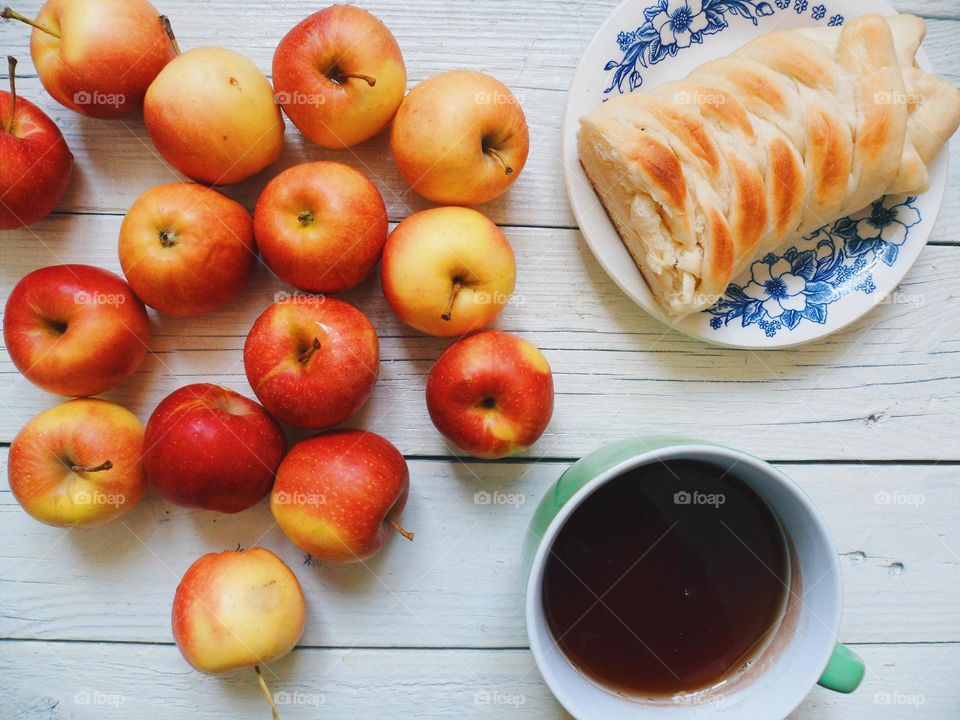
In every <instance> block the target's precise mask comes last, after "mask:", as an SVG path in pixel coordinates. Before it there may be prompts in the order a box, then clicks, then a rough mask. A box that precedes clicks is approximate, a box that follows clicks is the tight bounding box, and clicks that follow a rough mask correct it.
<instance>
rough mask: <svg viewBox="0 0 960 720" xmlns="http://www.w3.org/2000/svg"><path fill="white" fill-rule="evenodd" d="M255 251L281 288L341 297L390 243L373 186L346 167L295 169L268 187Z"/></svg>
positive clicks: (262, 198)
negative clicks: (281, 285)
mask: <svg viewBox="0 0 960 720" xmlns="http://www.w3.org/2000/svg"><path fill="white" fill-rule="evenodd" d="M254 223H255V225H254V227H255V230H256V237H257V245H259V247H260V252H261V253H262V254H263V259H264V260H265V261H266V262H267V265H269V266H270V269H271V270H273V271H274V272H275V273H276V274H277V275H278V276H279V277H280V279H281V280H283V281H285V282H288V283H290V284H291V285H295V286H296V287H298V288H300V289H301V290H307V291H309V292H317V293H338V292H343V291H344V290H349V289H351V288H354V287H356V286H357V285H359V284H360V283H361V282H363V281H364V280H365V279H366V278H367V276H368V275H370V273H371V272H372V271H373V268H374V267H375V266H376V264H377V261H378V260H379V259H380V253H381V252H383V245H384V243H385V242H386V241H387V227H388V226H387V208H386V205H384V203H383V197H381V195H380V192H379V191H378V190H377V188H376V186H375V185H374V184H373V183H372V182H370V180H369V179H368V178H367V176H366V175H364V174H363V173H362V172H360V171H359V170H354V169H353V168H351V167H349V166H348V165H341V164H340V163H335V162H315V163H306V164H303V165H297V166H296V167H292V168H290V169H289V170H286V171H285V172H282V173H280V174H279V175H278V176H277V177H275V178H274V179H273V180H271V181H270V184H269V185H267V187H266V189H264V191H263V193H262V194H261V195H260V199H259V200H258V201H257V207H256V210H255V211H254Z"/></svg>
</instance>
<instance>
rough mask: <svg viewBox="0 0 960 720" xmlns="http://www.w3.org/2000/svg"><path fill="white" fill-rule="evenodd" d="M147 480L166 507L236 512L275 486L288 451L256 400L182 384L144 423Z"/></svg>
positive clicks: (277, 428) (225, 390)
mask: <svg viewBox="0 0 960 720" xmlns="http://www.w3.org/2000/svg"><path fill="white" fill-rule="evenodd" d="M144 448H145V450H144V455H143V462H144V468H145V469H146V473H147V480H148V481H149V482H150V484H151V485H153V487H155V488H156V489H157V491H158V492H159V493H160V494H161V495H162V496H163V497H165V498H166V499H167V500H169V501H170V502H172V503H174V504H176V505H182V506H183V507H189V508H201V509H203V510H216V511H219V512H225V513H235V512H240V511H241V510H246V509H247V508H250V507H253V506H254V505H256V504H257V503H258V502H260V500H261V499H263V498H264V497H265V496H266V494H267V493H268V492H270V486H271V485H273V476H274V473H275V472H276V470H277V466H278V465H279V464H280V460H281V459H282V458H283V454H284V451H285V450H286V441H285V440H284V437H283V432H282V431H281V430H280V426H279V425H278V424H277V422H276V420H274V419H273V418H271V417H270V416H269V415H267V413H266V411H265V410H264V409H263V408H262V407H261V406H260V405H259V404H257V403H255V402H254V401H253V400H250V399H248V398H245V397H244V396H243V395H241V394H240V393H238V392H234V391H233V390H230V389H228V388H225V387H220V386H219V385H210V384H206V383H199V384H196V385H187V386H186V387H182V388H180V389H179V390H176V391H174V392H173V393H171V394H170V395H168V396H167V397H166V398H165V399H164V400H163V401H162V402H161V403H160V404H159V405H158V406H157V408H156V410H154V411H153V414H152V415H151V416H150V420H149V421H148V422H147V431H146V439H145V440H144Z"/></svg>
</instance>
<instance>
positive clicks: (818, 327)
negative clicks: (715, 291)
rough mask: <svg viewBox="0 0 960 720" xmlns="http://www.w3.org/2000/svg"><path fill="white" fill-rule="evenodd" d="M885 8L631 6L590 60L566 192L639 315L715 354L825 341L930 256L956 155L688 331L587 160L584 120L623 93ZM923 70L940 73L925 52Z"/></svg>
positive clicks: (754, 277) (795, 2)
mask: <svg viewBox="0 0 960 720" xmlns="http://www.w3.org/2000/svg"><path fill="white" fill-rule="evenodd" d="M868 12H879V13H881V14H884V15H892V14H895V12H896V11H895V10H894V9H893V8H892V7H890V5H888V4H887V3H886V2H885V1H884V0H823V1H822V2H820V1H818V0H628V1H627V2H625V3H624V4H623V5H621V6H620V7H619V8H617V9H616V10H615V11H614V12H613V14H612V15H611V16H610V17H609V18H608V19H607V21H606V23H605V24H604V25H603V27H602V28H601V29H600V32H599V33H598V34H597V35H596V37H595V38H594V39H593V42H592V43H591V44H590V46H589V48H588V49H587V51H586V52H585V53H584V55H583V57H582V58H581V61H580V66H579V68H578V69H577V72H576V76H575V78H574V81H573V84H572V86H571V88H570V93H569V96H568V100H567V108H566V113H565V117H564V127H563V165H564V175H565V179H566V183H567V192H568V194H569V196H570V201H571V204H572V205H573V210H574V214H575V215H576V217H577V221H578V223H579V225H580V229H581V231H582V233H583V235H584V237H585V239H586V240H587V243H588V244H589V246H590V248H591V250H592V251H593V253H594V255H595V256H596V257H597V260H598V261H599V262H600V264H601V265H602V266H603V268H604V270H606V272H607V274H609V275H610V277H611V278H612V279H613V280H614V282H616V283H617V285H619V286H620V288H621V289H622V290H623V291H624V292H625V293H626V294H627V295H628V296H630V298H632V299H633V300H634V301H635V302H636V303H637V304H638V305H640V306H641V307H643V308H644V309H645V310H647V311H648V312H649V313H651V314H652V315H654V316H655V317H657V318H659V319H660V320H662V321H663V322H665V323H667V324H668V325H672V326H673V327H675V328H676V329H677V330H679V331H681V332H683V333H686V334H688V335H691V336H693V337H697V338H700V339H702V340H705V341H707V342H710V343H714V344H718V345H727V346H731V347H742V348H758V349H762V348H775V347H786V346H790V345H798V344H801V343H805V342H810V341H812V340H816V339H818V338H822V337H824V336H826V335H829V334H830V333H833V332H836V331H837V330H840V329H841V328H844V327H846V326H847V325H849V324H850V323H852V322H854V321H856V320H858V319H859V318H860V317H862V316H863V315H865V314H866V313H867V312H869V311H870V310H871V309H872V308H873V307H875V306H876V305H878V304H879V303H881V302H882V301H883V300H884V299H885V298H887V297H890V296H891V295H892V294H893V293H894V291H895V290H896V288H897V286H898V285H899V283H900V281H901V280H902V279H903V277H904V275H906V273H907V271H908V270H909V269H910V267H911V266H912V265H913V263H914V262H915V261H916V259H917V257H918V256H919V254H920V251H921V250H922V249H923V247H924V246H925V245H926V242H927V238H928V237H929V235H930V231H931V230H932V229H933V225H934V222H935V221H936V217H937V214H938V213H939V210H940V203H941V202H942V200H943V194H944V191H945V187H946V176H947V154H948V153H947V151H946V149H944V151H943V152H942V153H941V154H940V155H939V156H938V158H937V160H936V162H935V163H934V165H933V167H932V168H931V180H932V182H931V187H930V190H929V191H928V192H926V193H924V194H923V195H921V196H919V197H887V198H879V199H878V200H877V201H876V202H875V203H873V204H872V205H871V206H870V207H868V208H864V209H863V210H862V211H861V212H859V213H856V214H855V215H852V216H850V217H846V218H842V219H841V220H838V221H837V222H835V223H832V224H830V225H828V226H826V227H824V228H821V229H820V230H818V231H816V232H815V233H812V234H811V235H809V236H808V237H806V238H802V239H800V240H796V241H793V242H790V243H788V244H787V245H785V246H784V247H782V248H780V249H778V250H777V251H776V252H773V253H771V254H769V255H767V256H766V257H764V258H761V259H759V260H757V261H756V262H754V263H753V265H752V266H751V267H750V268H749V269H748V270H746V271H745V272H744V273H742V274H741V275H740V276H739V277H738V278H736V279H735V280H734V282H733V283H732V284H731V285H730V287H729V288H727V291H726V293H725V294H724V296H723V298H721V299H720V301H719V302H718V303H717V304H716V305H715V306H714V307H712V308H710V309H709V310H707V311H704V312H702V313H698V314H697V315H694V316H692V317H689V318H685V319H683V320H681V321H679V322H676V323H673V322H671V321H670V319H669V318H668V317H666V316H665V314H664V313H663V310H662V309H661V308H660V306H659V304H658V303H657V302H656V300H655V299H654V298H653V296H652V295H651V293H650V290H649V289H648V288H647V285H646V283H645V282H644V280H643V277H642V276H641V274H640V272H639V271H638V270H637V269H636V266H635V265H634V263H633V260H632V259H631V258H630V255H629V253H628V252H627V250H626V248H625V247H624V245H623V243H622V242H621V240H620V237H619V235H618V234H617V231H616V229H615V228H614V227H613V224H612V223H611V222H610V219H609V218H608V217H607V214H606V211H605V210H604V209H603V205H602V204H601V202H600V200H599V198H598V197H597V196H596V193H595V192H594V190H593V188H592V187H591V185H590V182H589V180H588V179H587V177H586V175H585V173H584V172H583V168H582V167H581V166H580V161H579V159H578V157H577V147H576V133H577V127H578V123H579V119H580V118H581V117H582V116H583V115H586V114H587V113H589V112H590V111H591V110H592V109H593V108H595V107H596V106H597V105H598V104H599V103H602V102H606V101H607V100H609V99H610V98H611V97H616V96H617V95H619V94H624V93H631V92H642V91H643V90H644V89H647V88H653V87H656V86H657V85H659V84H662V83H664V82H668V81H671V80H677V79H680V78H682V77H684V76H686V75H687V74H688V73H689V72H690V71H691V70H693V68H695V67H697V66H698V65H700V64H702V63H704V62H707V61H708V60H712V59H714V58H718V57H722V56H725V55H729V54H730V53H732V52H734V51H735V50H736V49H737V48H739V47H740V46H741V45H743V44H744V43H746V42H748V41H749V40H751V39H752V38H753V37H755V36H756V35H757V33H767V32H771V31H773V30H789V29H793V28H799V27H838V26H842V25H843V24H844V23H845V22H846V21H847V20H848V19H849V18H852V17H856V16H857V15H862V14H865V13H868ZM918 59H919V62H920V64H921V66H923V67H925V68H929V67H930V65H929V62H928V61H927V58H926V55H925V54H924V53H923V50H921V52H920V55H919V58H918Z"/></svg>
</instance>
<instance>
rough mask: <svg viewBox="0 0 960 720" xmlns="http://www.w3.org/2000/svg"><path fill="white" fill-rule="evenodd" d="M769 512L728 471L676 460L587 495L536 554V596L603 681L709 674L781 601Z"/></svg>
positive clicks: (759, 644)
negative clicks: (539, 558) (547, 549)
mask: <svg viewBox="0 0 960 720" xmlns="http://www.w3.org/2000/svg"><path fill="white" fill-rule="evenodd" d="M788 583H789V560H788V553H787V546H786V541H785V539H784V537H783V533H782V530H781V528H780V524H779V523H778V521H777V519H776V518H775V517H774V515H773V513H772V512H771V511H770V509H769V508H768V507H767V505H766V503H765V502H764V501H763V500H762V499H761V498H760V496H759V495H757V494H756V493H755V492H754V491H753V490H752V489H751V488H750V487H749V486H748V485H747V484H746V483H745V482H744V481H743V480H740V479H738V478H737V477H736V476H735V474H733V473H730V472H727V471H726V470H724V469H722V468H720V467H717V466H714V465H710V464H707V463H703V462H697V461H689V460H676V461H666V462H663V463H654V464H651V465H647V466H644V467H641V468H637V469H635V470H632V471H630V472H627V473H625V474H623V475H621V476H619V477H617V478H614V479H613V480H611V481H610V482H608V483H606V484H605V485H603V486H602V487H600V488H599V489H598V490H597V491H596V492H595V493H593V494H592V495H591V496H590V497H588V498H587V499H586V500H585V501H584V502H583V503H582V504H581V505H580V507H578V508H577V509H576V510H575V511H574V512H573V514H572V515H571V516H570V517H569V518H568V519H567V521H566V522H565V523H564V525H563V527H561V529H560V531H559V533H558V535H557V537H556V539H555V541H554V543H553V547H552V550H551V553H550V556H549V558H548V559H547V561H546V565H545V568H544V577H543V605H544V611H545V614H546V619H547V623H548V625H549V627H550V631H551V633H552V635H553V638H554V640H555V641H556V642H557V645H558V646H559V647H560V649H561V650H562V651H563V653H564V654H565V655H566V656H567V658H568V660H569V661H570V662H571V663H573V665H574V666H575V667H577V668H579V670H580V671H581V672H582V673H584V674H585V675H586V676H587V677H590V678H591V679H593V680H594V681H595V682H597V683H598V684H600V685H602V686H604V687H607V688H608V689H610V690H613V691H615V692H620V693H623V694H626V695H631V696H642V697H670V696H674V695H677V694H679V693H692V692H697V691H701V690H704V689H707V688H711V687H714V686H716V685H718V684H720V683H721V682H722V681H723V680H725V679H726V678H727V677H728V676H730V675H731V674H732V673H735V672H736V671H738V670H739V669H741V668H742V667H744V666H745V664H746V663H748V662H749V661H750V660H751V659H753V658H754V657H755V656H756V654H757V653H758V652H759V651H760V650H762V648H763V647H764V645H765V641H766V640H767V639H768V638H769V636H770V635H771V631H772V630H774V629H775V628H776V626H777V623H778V621H779V618H780V617H781V615H782V613H783V609H784V606H785V604H786V596H787V587H788Z"/></svg>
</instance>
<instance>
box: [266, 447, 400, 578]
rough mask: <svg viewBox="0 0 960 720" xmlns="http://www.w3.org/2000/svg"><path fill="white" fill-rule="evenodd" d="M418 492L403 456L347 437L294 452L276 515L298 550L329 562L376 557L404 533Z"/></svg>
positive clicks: (277, 490)
mask: <svg viewBox="0 0 960 720" xmlns="http://www.w3.org/2000/svg"><path fill="white" fill-rule="evenodd" d="M409 492H410V472H409V470H408V468H407V461H406V460H404V457H403V455H401V454H400V451H399V450H397V449H396V448H395V447H394V446H393V445H392V444H391V443H390V442H389V441H387V440H385V439H384V438H382V437H380V436H379V435H375V434H374V433H370V432H363V431H361V430H341V431H337V432H331V433H327V434H325V435H319V436H317V437H313V438H310V439H308V440H304V441H303V442H300V443H298V444H296V445H294V446H293V448H292V449H291V450H290V452H289V453H288V454H287V457H285V458H284V460H283V462H282V463H280V468H279V469H278V470H277V481H276V483H275V484H274V486H273V492H272V493H271V495H270V509H271V510H272V511H273V516H274V518H275V519H276V521H277V523H278V524H279V525H280V528H281V529H282V530H283V532H284V533H286V535H287V537H288V538H290V539H291V540H292V541H293V542H294V543H295V544H296V545H298V546H299V547H300V548H302V549H303V550H306V551H307V552H308V553H310V554H311V555H312V556H314V557H316V558H318V559H320V560H327V561H329V562H344V563H345V562H355V561H359V560H365V559H367V558H369V557H370V556H372V555H374V554H376V553H377V552H378V551H379V550H380V548H382V547H383V546H384V545H385V544H386V542H387V539H388V538H389V537H390V536H391V535H392V534H393V533H394V532H398V533H400V534H401V535H403V536H404V537H406V538H407V539H408V540H413V534H412V533H410V532H407V531H406V530H404V529H403V528H402V527H401V526H400V523H399V517H400V513H402V512H403V508H404V506H405V505H406V503H407V495H408V494H409Z"/></svg>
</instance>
